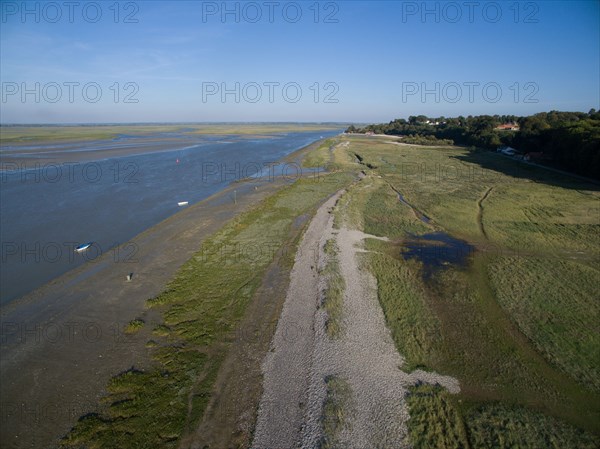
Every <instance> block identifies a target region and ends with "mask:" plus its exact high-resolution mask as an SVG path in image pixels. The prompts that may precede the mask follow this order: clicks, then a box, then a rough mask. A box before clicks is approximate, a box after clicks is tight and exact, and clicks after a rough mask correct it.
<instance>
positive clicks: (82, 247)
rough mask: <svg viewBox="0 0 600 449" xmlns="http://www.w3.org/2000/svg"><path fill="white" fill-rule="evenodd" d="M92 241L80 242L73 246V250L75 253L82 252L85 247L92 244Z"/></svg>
mask: <svg viewBox="0 0 600 449" xmlns="http://www.w3.org/2000/svg"><path fill="white" fill-rule="evenodd" d="M93 243H94V242H87V243H82V244H81V245H79V246H77V247H75V252H77V253H82V252H84V251H85V250H86V249H88V248H89V247H90V246H92V244H93Z"/></svg>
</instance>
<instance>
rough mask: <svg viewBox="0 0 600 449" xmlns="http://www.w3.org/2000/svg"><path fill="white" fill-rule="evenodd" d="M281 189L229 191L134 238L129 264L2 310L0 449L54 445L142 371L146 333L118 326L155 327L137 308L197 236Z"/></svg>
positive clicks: (108, 263)
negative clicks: (127, 375) (119, 382)
mask: <svg viewBox="0 0 600 449" xmlns="http://www.w3.org/2000/svg"><path fill="white" fill-rule="evenodd" d="M284 183H285V182H284V181H281V180H278V181H275V182H265V183H261V184H259V185H258V187H257V189H255V186H257V183H256V182H254V183H236V184H234V185H232V186H230V187H229V188H228V189H226V190H225V191H222V192H221V193H219V194H217V195H214V196H213V197H210V198H208V199H207V200H205V201H202V202H200V203H198V204H196V205H194V206H192V207H190V208H187V209H185V210H182V211H181V212H179V213H177V214H176V215H174V216H172V217H170V218H168V219H167V220H165V221H163V222H162V223H160V224H158V225H156V226H154V227H152V228H150V229H149V230H147V231H145V232H143V233H142V234H140V235H138V236H136V237H135V238H134V239H132V242H135V244H136V247H137V249H138V250H137V252H136V254H135V257H134V259H133V260H129V261H128V262H124V261H123V260H118V259H117V260H116V259H115V252H113V251H111V252H109V253H106V254H104V255H103V256H102V257H101V258H99V260H98V261H94V262H93V263H87V264H85V265H83V266H81V267H79V268H77V269H75V270H72V271H70V272H68V273H66V274H65V275H63V276H61V277H59V278H57V279H55V280H54V281H52V282H51V283H49V284H47V285H45V286H44V287H42V288H39V289H37V290H35V291H33V292H32V293H30V294H28V295H26V296H25V297H23V298H21V299H19V300H16V301H14V302H12V303H11V304H10V305H8V306H7V307H4V308H2V314H1V319H2V345H1V347H0V352H1V360H2V362H1V365H0V376H1V378H2V383H1V385H0V391H1V396H2V435H1V438H0V443H1V445H2V447H5V448H24V447H28V448H29V447H35V448H45V447H52V446H53V445H55V444H56V442H57V440H58V439H59V438H60V437H62V436H63V435H64V434H65V433H66V432H67V431H68V430H69V429H70V427H71V426H72V425H73V423H74V422H75V421H76V420H77V418H78V417H79V416H81V415H82V414H85V413H88V412H91V411H93V410H94V409H95V407H96V406H97V403H98V399H99V398H100V397H101V396H102V394H103V389H104V388H105V386H106V385H107V382H108V380H109V379H110V378H111V377H112V376H114V375H115V374H116V373H118V372H121V371H124V370H126V369H129V368H131V366H132V365H133V366H135V367H144V366H146V365H147V363H148V349H146V348H145V342H146V341H147V340H148V339H149V338H150V336H149V332H150V331H149V330H148V329H145V330H142V331H141V332H140V333H139V334H136V335H129V334H125V333H124V327H125V325H126V324H127V323H128V322H129V321H130V320H132V319H135V318H138V317H141V318H143V319H144V320H145V321H146V322H149V323H152V322H153V321H154V320H156V319H157V317H155V316H153V315H152V314H150V313H149V312H148V311H147V310H145V307H144V303H145V301H146V300H147V299H148V298H151V297H153V296H156V295H157V294H159V293H160V292H161V291H162V290H163V289H164V286H165V284H166V283H167V282H168V281H169V280H170V279H171V278H172V277H173V276H174V274H175V273H176V271H177V269H178V268H179V267H180V266H181V265H182V264H183V263H184V262H185V261H186V260H188V259H189V258H190V257H191V256H192V254H193V253H194V252H196V251H197V250H198V249H199V248H200V245H201V243H202V241H203V239H204V238H206V237H207V236H208V235H210V234H212V233H213V232H215V231H216V230H218V229H219V228H220V227H222V226H223V224H224V223H225V222H226V221H227V220H229V219H231V218H233V217H234V216H236V215H237V214H239V213H240V212H241V211H243V210H245V209H247V208H248V207H250V206H251V205H253V204H256V203H258V202H259V201H260V200H261V199H263V198H265V197H266V196H267V195H269V194H270V193H272V192H273V191H275V190H276V189H277V188H278V187H280V186H281V185H283V184H284ZM234 189H235V190H236V191H237V192H236V202H234V200H233V195H232V191H233V190H234ZM126 254H128V251H123V252H122V255H126ZM121 259H122V258H121ZM129 273H133V278H132V280H131V281H130V282H128V281H127V280H126V275H127V274H129ZM152 327H153V326H145V328H152Z"/></svg>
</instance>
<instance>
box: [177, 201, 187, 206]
mask: <svg viewBox="0 0 600 449" xmlns="http://www.w3.org/2000/svg"><path fill="white" fill-rule="evenodd" d="M177 205H178V206H187V205H188V202H187V201H180V202H179V203H177Z"/></svg>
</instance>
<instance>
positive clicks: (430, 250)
mask: <svg viewBox="0 0 600 449" xmlns="http://www.w3.org/2000/svg"><path fill="white" fill-rule="evenodd" d="M403 246H404V248H403V251H402V257H404V259H406V260H408V259H417V260H418V261H420V262H421V263H422V264H423V279H425V280H430V279H431V276H432V275H433V274H435V273H436V272H438V271H439V270H441V269H444V268H446V267H448V266H450V265H454V266H456V267H466V266H467V264H468V262H469V256H470V255H471V254H472V253H473V252H474V250H475V247H474V246H472V245H470V244H468V243H467V242H465V241H464V240H459V239H455V238H454V237H451V236H450V235H448V234H446V233H445V232H432V233H429V234H425V235H421V236H411V237H410V238H408V239H406V240H405V241H404V244H403Z"/></svg>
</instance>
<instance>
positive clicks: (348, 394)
mask: <svg viewBox="0 0 600 449" xmlns="http://www.w3.org/2000/svg"><path fill="white" fill-rule="evenodd" d="M325 385H326V387H327V395H326V397H325V402H324V404H323V415H322V416H321V425H322V430H323V437H322V439H321V442H320V445H319V449H334V448H336V447H339V441H338V439H339V434H340V432H342V430H343V429H344V428H345V427H346V426H348V425H349V417H350V415H351V414H352V413H353V407H354V403H353V401H352V390H351V388H350V385H349V384H348V382H346V381H345V380H344V379H342V378H341V377H338V376H327V377H326V378H325Z"/></svg>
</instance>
